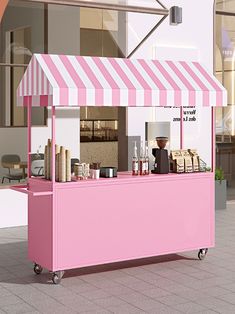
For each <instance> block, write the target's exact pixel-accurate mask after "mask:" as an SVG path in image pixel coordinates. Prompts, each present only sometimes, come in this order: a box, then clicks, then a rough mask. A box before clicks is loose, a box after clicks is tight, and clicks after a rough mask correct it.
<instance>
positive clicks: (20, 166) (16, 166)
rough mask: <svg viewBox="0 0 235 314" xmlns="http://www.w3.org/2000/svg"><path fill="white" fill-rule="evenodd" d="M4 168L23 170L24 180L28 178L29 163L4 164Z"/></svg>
mask: <svg viewBox="0 0 235 314" xmlns="http://www.w3.org/2000/svg"><path fill="white" fill-rule="evenodd" d="M2 166H3V168H8V169H22V171H23V178H24V179H25V178H26V171H25V170H26V169H27V168H28V163H27V161H20V162H4V163H2Z"/></svg>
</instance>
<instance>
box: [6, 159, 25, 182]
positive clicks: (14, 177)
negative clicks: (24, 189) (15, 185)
mask: <svg viewBox="0 0 235 314" xmlns="http://www.w3.org/2000/svg"><path fill="white" fill-rule="evenodd" d="M1 163H2V167H3V168H7V169H8V174H4V175H3V177H2V183H4V180H5V179H7V180H8V181H9V183H11V181H18V182H20V180H22V179H23V178H24V176H23V172H21V173H19V172H15V171H14V172H15V173H13V171H12V170H13V169H11V168H10V167H6V166H5V165H6V164H9V163H13V164H15V163H20V156H18V155H14V154H12V155H3V156H2V159H1Z"/></svg>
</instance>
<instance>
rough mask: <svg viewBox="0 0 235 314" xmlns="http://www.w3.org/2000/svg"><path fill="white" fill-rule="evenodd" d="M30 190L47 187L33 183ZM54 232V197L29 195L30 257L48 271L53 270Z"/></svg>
mask: <svg viewBox="0 0 235 314" xmlns="http://www.w3.org/2000/svg"><path fill="white" fill-rule="evenodd" d="M40 187H41V188H40ZM30 189H31V190H33V191H37V192H38V191H45V187H44V186H42V185H40V184H39V185H38V184H37V182H34V184H32V183H31V186H30ZM52 232H53V229H52V195H49V196H33V195H29V198H28V257H29V259H30V260H31V261H33V262H35V263H37V264H39V265H41V266H42V267H44V268H46V269H48V270H52V263H53V258H52V256H53V250H52V249H53V246H52Z"/></svg>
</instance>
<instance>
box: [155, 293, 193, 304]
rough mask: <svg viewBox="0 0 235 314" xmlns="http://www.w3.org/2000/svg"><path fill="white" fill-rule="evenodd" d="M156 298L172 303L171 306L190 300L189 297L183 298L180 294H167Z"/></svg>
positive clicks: (165, 302) (164, 302) (162, 301)
mask: <svg viewBox="0 0 235 314" xmlns="http://www.w3.org/2000/svg"><path fill="white" fill-rule="evenodd" d="M156 300H158V301H159V302H161V303H163V304H166V305H171V306H173V305H177V304H182V303H187V302H188V300H187V299H185V298H182V297H180V296H178V295H167V296H165V297H159V298H157V299H156Z"/></svg>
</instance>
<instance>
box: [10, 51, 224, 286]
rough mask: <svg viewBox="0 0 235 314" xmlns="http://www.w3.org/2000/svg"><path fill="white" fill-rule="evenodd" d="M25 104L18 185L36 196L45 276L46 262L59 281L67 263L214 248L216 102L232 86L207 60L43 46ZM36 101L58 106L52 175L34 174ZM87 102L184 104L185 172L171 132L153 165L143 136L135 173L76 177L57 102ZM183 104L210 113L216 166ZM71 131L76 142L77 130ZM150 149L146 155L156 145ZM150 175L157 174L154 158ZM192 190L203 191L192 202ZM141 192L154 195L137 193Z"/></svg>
mask: <svg viewBox="0 0 235 314" xmlns="http://www.w3.org/2000/svg"><path fill="white" fill-rule="evenodd" d="M58 60H60V62H58ZM61 63H63V67H61V66H60V64H61ZM92 63H95V64H96V65H95V66H94V67H93V66H91V64H92ZM36 68H38V69H39V71H40V76H38V75H37V71H34V69H36ZM100 69H102V70H100ZM123 69H125V70H123ZM126 73H128V74H126ZM185 73H187V75H186V74H185ZM42 82H44V84H42ZM143 82H144V83H143ZM172 82H173V83H174V84H173V83H172ZM185 82H187V84H186V83H185ZM176 87H177V88H176ZM17 102H18V105H20V106H25V107H27V113H28V114H27V116H28V169H29V173H28V177H29V178H28V183H27V185H25V186H17V187H12V189H14V190H17V191H20V192H23V193H26V194H27V195H28V257H29V259H30V260H31V261H32V263H34V265H35V266H34V271H35V273H36V274H40V273H41V272H42V270H43V269H46V270H48V271H49V272H50V273H52V281H53V283H55V284H58V283H60V281H61V279H62V277H63V275H64V271H65V270H68V269H74V268H80V267H87V266H94V265H102V264H107V263H114V262H121V261H127V260H133V259H142V258H147V257H152V256H157V255H164V254H172V253H179V252H186V251H192V250H198V258H199V259H203V258H204V257H205V256H206V254H207V250H208V248H211V247H213V246H214V238H215V236H214V227H215V226H214V169H215V163H214V149H215V142H214V131H213V130H214V108H213V107H214V106H226V104H227V93H226V90H225V89H224V87H223V86H222V85H221V84H220V82H219V81H218V80H217V79H216V78H215V77H214V76H213V75H212V74H211V73H209V72H208V71H207V70H206V69H205V68H204V67H203V66H202V65H201V64H200V63H199V62H188V61H183V62H181V61H180V62H177V61H159V60H145V59H124V58H99V57H82V56H65V55H49V54H48V55H46V54H35V55H33V56H32V59H31V62H30V64H29V65H28V68H27V69H26V71H25V73H24V76H23V79H22V81H21V82H20V85H19V87H18V89H17ZM33 106H42V107H50V108H51V139H50V140H49V141H48V143H47V147H46V148H45V154H46V157H45V174H46V175H45V176H46V179H45V178H43V177H32V176H31V173H30V169H31V167H30V165H31V164H30V162H31V160H30V152H31V151H32V150H31V111H32V107H33ZM80 106H99V107H100V106H109V107H110V106H118V107H119V106H123V107H132V110H138V108H137V107H143V108H142V110H144V108H145V107H152V109H153V110H154V109H155V108H154V107H162V110H169V111H170V110H171V108H172V107H174V108H178V109H179V112H180V121H179V130H180V132H179V141H178V143H179V145H178V147H176V149H178V151H174V150H173V151H171V154H170V166H171V170H172V171H174V172H176V173H174V172H170V173H168V172H169V159H168V158H169V157H168V151H167V150H166V149H165V144H166V142H167V140H168V139H166V138H162V137H160V138H159V137H158V138H157V144H158V147H159V148H156V149H155V150H154V151H153V155H154V157H155V158H156V166H155V168H154V173H150V174H149V175H139V174H140V168H139V167H140V164H139V161H140V160H139V158H138V151H137V145H136V143H134V144H135V145H134V153H133V158H132V157H129V159H128V156H127V160H128V162H129V164H130V170H132V171H131V172H118V173H117V177H111V178H110V177H109V178H100V179H99V180H92V179H87V180H77V181H74V180H72V178H71V180H70V175H69V172H70V170H69V159H70V158H71V154H70V153H69V151H67V152H66V148H67V146H66V144H67V143H63V144H64V145H65V146H66V148H65V146H64V147H60V150H58V149H57V148H56V142H55V141H56V140H55V139H56V123H55V122H56V109H57V108H61V107H80ZM184 106H191V107H201V110H202V112H203V110H204V109H203V108H204V107H206V110H210V111H211V115H210V119H211V121H210V123H208V125H210V124H211V125H212V128H211V130H210V132H209V136H210V139H209V141H210V143H211V144H210V145H211V155H210V156H206V158H207V157H209V158H207V159H206V160H211V165H210V166H211V171H210V172H206V171H201V170H202V169H205V165H204V166H203V162H202V161H201V158H199V156H198V155H197V151H196V150H195V149H190V150H188V147H185V141H184V127H183V126H184V123H185V122H184V119H183V110H182V107H184ZM135 107H136V108H135ZM165 107H169V108H167V109H165ZM146 110H147V108H146ZM71 112H72V111H71ZM208 117H209V115H208ZM177 123H178V122H177ZM144 125H145V122H143V125H142V126H140V128H141V127H143V128H144ZM135 135H136V136H137V135H138V136H139V135H140V134H135ZM69 136H70V141H71V136H73V135H72V134H69ZM187 136H189V134H187ZM76 145H77V143H76ZM142 146H143V145H142ZM196 148H197V149H198V151H201V150H200V147H196ZM131 149H133V148H131ZM144 150H145V152H143V153H142V152H141V153H140V155H141V156H139V157H141V161H144V158H143V157H144V156H142V155H143V154H144V155H145V154H147V153H146V152H147V151H148V148H145V149H144V148H143V151H144ZM58 155H59V157H57V156H58ZM127 155H128V154H127ZM77 157H78V156H77ZM203 157H204V156H203ZM66 160H67V161H66ZM145 161H146V158H145ZM147 161H148V159H147ZM58 162H59V167H58ZM131 165H132V166H131ZM198 167H199V170H200V171H198ZM95 170H100V169H95ZM185 170H186V172H185ZM192 170H193V171H194V172H192ZM74 171H75V172H76V174H77V176H78V177H80V174H81V173H82V175H83V174H84V169H81V164H77V165H74ZM155 172H156V173H155ZM179 172H180V174H179ZM105 173H106V172H105ZM141 173H142V174H144V173H148V171H147V170H146V166H145V168H142V170H141ZM163 173H164V174H163ZM132 174H133V175H132ZM49 178H50V180H49ZM58 178H59V182H57V180H58ZM67 180H68V181H69V182H66V181H67ZM169 191H170V197H169ZM192 191H197V194H198V195H200V197H196V198H193V202H192ZM182 192H183V193H182ZM141 195H142V196H143V195H147V196H149V197H138V198H137V196H141ZM156 199H157V205H156ZM189 204H190V206H189ZM42 226H43V228H42Z"/></svg>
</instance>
